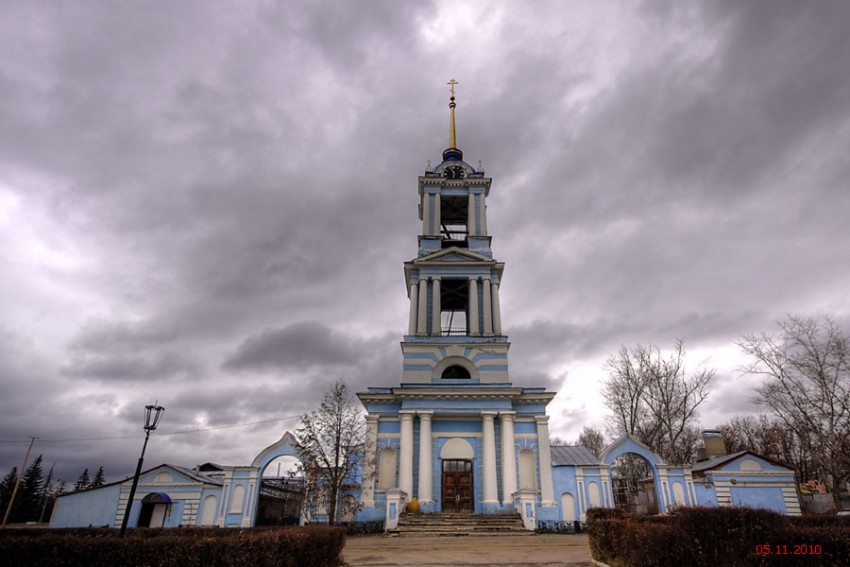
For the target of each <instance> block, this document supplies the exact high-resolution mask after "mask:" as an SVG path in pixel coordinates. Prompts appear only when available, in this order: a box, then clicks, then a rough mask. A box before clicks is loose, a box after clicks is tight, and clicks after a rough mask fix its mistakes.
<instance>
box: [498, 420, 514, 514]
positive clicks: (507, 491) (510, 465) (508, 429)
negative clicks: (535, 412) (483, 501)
mask: <svg viewBox="0 0 850 567" xmlns="http://www.w3.org/2000/svg"><path fill="white" fill-rule="evenodd" d="M514 413H515V412H499V419H500V420H501V421H502V504H503V505H505V506H506V505H508V504H510V503H511V502H512V500H511V494H513V493H514V492H516V446H515V445H514Z"/></svg>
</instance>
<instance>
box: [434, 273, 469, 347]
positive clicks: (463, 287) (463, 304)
mask: <svg viewBox="0 0 850 567" xmlns="http://www.w3.org/2000/svg"><path fill="white" fill-rule="evenodd" d="M468 329H469V280H468V279H444V280H443V281H442V285H441V286H440V334H441V335H443V336H463V335H467V334H468V332H467V331H468Z"/></svg>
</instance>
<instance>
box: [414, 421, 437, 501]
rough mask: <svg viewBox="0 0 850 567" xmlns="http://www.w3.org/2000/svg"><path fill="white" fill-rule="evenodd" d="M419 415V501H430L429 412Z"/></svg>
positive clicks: (431, 499)
mask: <svg viewBox="0 0 850 567" xmlns="http://www.w3.org/2000/svg"><path fill="white" fill-rule="evenodd" d="M417 414H418V415H419V502H420V503H422V502H432V501H433V500H434V499H433V497H432V496H431V414H432V412H430V411H428V412H421V411H420V412H417Z"/></svg>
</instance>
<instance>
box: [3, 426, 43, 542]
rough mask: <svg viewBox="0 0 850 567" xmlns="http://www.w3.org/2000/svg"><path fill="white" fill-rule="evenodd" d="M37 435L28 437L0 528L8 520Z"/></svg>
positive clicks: (4, 525)
mask: <svg viewBox="0 0 850 567" xmlns="http://www.w3.org/2000/svg"><path fill="white" fill-rule="evenodd" d="M36 439H37V437H30V446H29V447H27V453H26V455H24V464H22V465H21V470H19V471H18V480H16V481H15V488H13V489H12V497H11V498H9V505H8V506H6V514H5V515H4V516H3V525H2V526H0V528H5V527H6V522H7V521H8V520H9V514H11V513H12V505H13V504H14V503H15V496H17V495H18V487H19V486H20V485H21V478H23V476H24V469H25V468H27V461H28V460H29V458H30V451H31V450H32V444H33V443H35V440H36Z"/></svg>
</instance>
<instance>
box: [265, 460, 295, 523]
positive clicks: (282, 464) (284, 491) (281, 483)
mask: <svg viewBox="0 0 850 567" xmlns="http://www.w3.org/2000/svg"><path fill="white" fill-rule="evenodd" d="M259 475H260V499H259V502H258V503H257V513H256V515H255V518H254V525H255V526H297V525H298V524H299V522H300V520H301V507H302V505H303V503H304V475H303V472H302V470H301V461H299V460H298V459H297V458H296V457H293V456H291V455H283V456H280V457H277V458H275V459H273V460H271V461H270V462H269V463H268V464H267V465H266V466H265V467H264V468H263V470H261V471H260V472H259Z"/></svg>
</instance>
